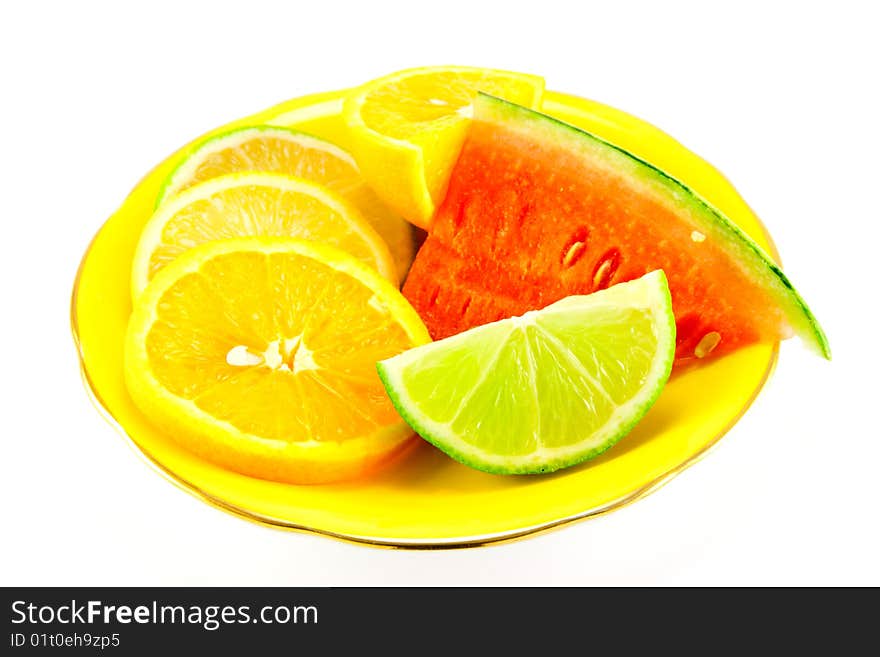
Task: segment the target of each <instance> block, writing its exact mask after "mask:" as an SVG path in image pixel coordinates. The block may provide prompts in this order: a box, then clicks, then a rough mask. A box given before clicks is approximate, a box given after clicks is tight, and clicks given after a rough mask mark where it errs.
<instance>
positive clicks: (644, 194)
mask: <svg viewBox="0 0 880 657" xmlns="http://www.w3.org/2000/svg"><path fill="white" fill-rule="evenodd" d="M654 269H663V270H664V272H665V274H666V277H667V279H668V281H669V288H670V291H671V294H672V303H673V310H674V312H675V317H676V328H677V345H676V364H677V365H681V364H683V363H686V362H688V361H692V360H696V359H702V358H707V357H715V356H719V355H722V354H725V353H728V352H730V351H733V350H735V349H737V348H739V347H741V346H744V345H747V344H751V343H754V342H757V341H775V340H779V339H784V338H787V337H789V336H791V335H793V334H798V335H800V336H801V337H802V338H804V340H805V341H806V342H807V343H808V344H809V345H810V346H812V347H813V348H814V349H815V350H816V351H818V352H819V353H820V354H822V355H824V356H826V357H828V356H829V351H828V343H827V341H826V339H825V336H824V334H823V333H822V330H821V328H820V327H819V325H818V323H817V322H816V320H815V318H814V317H813V315H812V313H811V312H810V310H809V309H808V307H807V306H806V304H805V303H804V301H803V299H801V297H800V296H799V295H798V294H797V292H796V291H795V290H794V288H793V287H792V285H791V284H790V283H789V281H788V280H787V279H786V277H785V275H784V274H783V273H782V272H781V270H780V269H779V268H778V267H777V266H776V265H775V264H774V263H773V262H772V261H771V260H770V258H769V257H768V256H767V255H766V254H765V253H764V252H763V251H762V250H761V249H760V248H759V247H758V246H757V245H756V244H755V243H754V242H753V241H752V240H751V239H749V238H748V237H747V236H746V235H745V234H744V233H743V232H742V231H740V230H739V229H738V228H736V227H735V226H734V225H733V224H732V223H731V222H730V221H729V220H727V219H726V218H725V217H723V216H722V215H721V214H720V213H719V212H718V211H717V210H715V209H713V208H711V207H710V206H709V205H708V204H707V203H705V202H704V201H703V200H702V199H700V198H699V197H698V196H696V195H695V194H694V193H693V192H691V191H690V190H689V189H687V188H686V187H685V186H683V185H682V184H681V183H679V182H677V181H675V180H673V179H672V178H670V177H669V176H667V175H665V174H664V173H662V172H660V171H658V170H657V169H655V168H654V167H652V166H651V165H649V164H647V163H645V162H643V161H641V160H639V159H637V158H635V157H634V156H632V155H630V154H628V153H626V152H624V151H622V150H620V149H618V148H616V147H614V146H611V145H610V144H608V143H606V142H604V141H602V140H600V139H598V138H596V137H594V136H592V135H589V134H588V133H585V132H583V131H581V130H578V129H576V128H574V127H572V126H569V125H567V124H564V123H561V122H559V121H556V120H555V119H552V118H550V117H547V116H544V115H542V114H539V113H537V112H534V111H531V110H528V109H525V108H522V107H519V106H517V105H513V104H511V103H507V102H506V101H501V100H498V99H495V98H492V97H490V96H484V95H481V96H479V97H478V99H477V101H476V105H475V115H474V121H473V122H472V124H471V127H470V130H469V133H468V136H467V139H466V140H465V143H464V146H463V148H462V151H461V154H460V156H459V159H458V162H457V163H456V165H455V167H454V169H453V172H452V176H451V179H450V183H449V188H448V192H447V195H446V197H445V200H444V201H443V203H442V205H441V206H440V208H439V209H438V212H437V215H436V216H435V218H434V221H433V224H432V229H431V233H430V234H429V236H428V238H427V239H426V241H425V243H424V244H423V245H422V247H421V249H420V250H419V252H418V255H417V257H416V259H415V262H414V263H413V265H412V269H411V270H410V273H409V276H408V277H407V280H406V284H405V285H404V288H403V292H404V295H405V296H406V297H407V298H408V299H409V301H410V302H411V303H412V304H413V306H414V307H415V309H416V310H417V311H418V312H419V314H420V315H421V317H422V319H423V320H424V321H425V324H426V325H427V327H428V330H429V331H430V333H431V335H432V337H433V338H434V339H440V338H444V337H447V336H449V335H453V334H456V333H459V332H461V331H464V330H467V329H469V328H472V327H474V326H479V325H481V324H485V323H488V322H492V321H495V320H498V319H502V318H505V317H510V316H514V315H521V314H522V313H524V312H526V311H528V310H532V309H538V308H543V307H544V306H546V305H548V304H550V303H553V302H554V301H557V300H559V299H561V298H562V297H565V296H568V295H572V294H589V293H591V292H594V291H596V290H600V289H603V288H606V287H608V286H609V285H614V284H615V283H620V282H623V281H628V280H632V279H635V278H639V277H640V276H642V275H644V274H646V273H647V272H649V271H652V270H654Z"/></svg>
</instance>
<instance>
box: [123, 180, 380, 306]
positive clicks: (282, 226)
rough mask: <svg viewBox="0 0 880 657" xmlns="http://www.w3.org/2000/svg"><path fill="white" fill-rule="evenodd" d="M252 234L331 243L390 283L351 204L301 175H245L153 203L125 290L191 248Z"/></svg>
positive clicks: (139, 288)
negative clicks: (154, 206) (151, 214)
mask: <svg viewBox="0 0 880 657" xmlns="http://www.w3.org/2000/svg"><path fill="white" fill-rule="evenodd" d="M259 235H266V236H281V237H296V238H300V239H308V240H313V241H316V242H323V243H326V244H331V245H333V246H336V247H339V248H341V249H343V250H345V251H347V252H348V253H350V254H352V255H353V256H355V257H357V258H358V259H360V260H361V261H362V262H364V263H366V264H367V265H369V266H371V267H373V268H374V269H375V270H376V271H378V272H379V273H380V274H382V275H383V276H385V277H386V278H388V279H389V280H391V281H393V282H395V283H396V282H397V272H396V270H395V266H394V261H393V260H392V258H391V253H390V252H389V251H388V247H387V246H386V245H385V242H384V241H382V238H381V237H380V236H379V234H378V233H377V232H376V231H375V230H373V228H372V227H371V226H370V225H369V224H368V223H367V222H366V221H365V220H364V218H363V217H362V216H361V214H360V213H359V212H358V211H357V209H356V208H355V207H354V206H353V205H352V204H351V203H348V202H347V201H345V200H344V199H343V198H342V197H341V196H339V195H338V194H335V193H333V192H331V191H330V190H329V189H328V188H326V187H324V186H322V185H318V184H316V183H313V182H309V181H307V180H303V179H301V178H294V177H292V176H286V175H281V174H275V173H258V172H247V173H235V174H228V175H224V176H220V177H218V178H211V179H209V180H207V181H206V182H203V183H200V184H198V185H195V186H193V187H190V188H188V189H186V190H184V191H183V192H181V193H180V194H177V195H175V196H173V197H172V198H170V199H169V200H168V201H166V202H165V203H163V204H162V205H160V206H159V208H158V209H157V210H156V212H155V213H154V214H153V216H152V217H151V218H150V220H149V222H147V224H146V226H145V227H144V229H143V232H142V233H141V238H140V241H139V242H138V246H137V250H136V251H135V256H134V262H133V264H132V295H133V297H134V298H137V297H138V296H140V295H141V293H142V292H143V290H144V288H146V286H147V284H148V283H149V281H150V280H151V279H152V278H153V277H155V276H156V274H157V273H158V272H159V271H160V270H161V269H162V268H163V267H165V266H167V265H168V264H169V263H170V262H172V261H173V260H174V259H175V258H177V257H178V256H179V255H180V254H182V253H184V252H185V251H187V250H188V249H191V248H192V247H194V246H197V245H199V244H204V243H205V242H210V241H213V240H218V239H228V238H233V237H247V236H259Z"/></svg>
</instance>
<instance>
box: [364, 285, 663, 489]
mask: <svg viewBox="0 0 880 657" xmlns="http://www.w3.org/2000/svg"><path fill="white" fill-rule="evenodd" d="M674 354H675V320H674V318H673V315H672V305H671V299H670V296H669V288H668V286H667V283H666V277H665V276H664V275H663V272H662V271H659V270H658V271H654V272H651V273H649V274H646V275H645V276H643V277H642V278H640V279H637V280H634V281H630V282H628V283H621V284H619V285H615V286H613V287H610V288H608V289H606V290H603V291H601V292H596V293H595V294H591V295H587V296H571V297H566V298H565V299H562V300H561V301H557V302H556V303H554V304H551V305H549V306H547V307H546V308H544V309H543V310H538V311H530V312H527V313H526V314H525V315H523V316H521V317H512V318H510V319H504V320H501V321H498V322H494V323H492V324H485V325H483V326H479V327H477V328H474V329H471V330H469V331H465V332H464V333H459V334H458V335H454V336H452V337H449V338H446V339H445V340H439V341H437V342H434V343H431V344H428V345H424V346H421V347H416V348H414V349H411V350H409V351H406V352H404V353H402V354H400V355H398V356H394V357H392V358H390V359H388V360H384V361H382V362H380V363H379V364H378V369H379V375H380V376H381V377H382V380H383V382H384V383H385V388H386V390H387V391H388V394H389V396H390V397H391V399H392V401H393V402H394V405H395V407H396V408H397V409H398V411H399V412H400V414H401V415H402V416H403V417H404V418H406V420H407V422H409V424H410V426H412V427H413V429H415V430H416V431H417V432H418V433H419V434H420V435H421V436H422V437H424V438H425V439H426V440H428V441H430V442H431V443H433V444H434V445H436V446H437V447H439V448H440V449H442V450H443V451H444V452H446V453H447V454H449V455H450V456H452V457H453V458H455V459H457V460H459V461H461V462H462V463H465V464H466V465H470V466H472V467H474V468H477V469H479V470H485V471H487V472H494V473H501V474H532V473H542V472H552V471H554V470H558V469H560V468H564V467H567V466H570V465H574V464H576V463H580V462H582V461H584V460H586V459H589V458H592V457H594V456H596V455H598V454H601V453H602V452H604V451H605V450H606V449H608V448H609V447H611V446H612V445H613V444H614V443H616V442H617V441H618V440H620V439H621V438H622V437H623V436H625V435H626V434H627V433H628V432H629V430H630V429H632V427H633V426H634V425H635V424H636V422H638V421H639V419H641V417H642V416H643V415H644V414H645V413H646V412H647V411H648V409H649V408H650V407H651V405H652V404H653V403H654V401H656V399H657V397H658V396H659V395H660V391H661V390H662V389H663V386H664V384H665V383H666V380H667V379H668V378H669V373H670V370H671V368H672V360H673V356H674Z"/></svg>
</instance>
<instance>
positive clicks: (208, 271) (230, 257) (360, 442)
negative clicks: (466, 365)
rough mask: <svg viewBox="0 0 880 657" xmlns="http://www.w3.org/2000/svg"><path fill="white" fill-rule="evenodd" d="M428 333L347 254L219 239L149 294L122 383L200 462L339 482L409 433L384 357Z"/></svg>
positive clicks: (168, 272)
mask: <svg viewBox="0 0 880 657" xmlns="http://www.w3.org/2000/svg"><path fill="white" fill-rule="evenodd" d="M428 341H429V338H428V333H427V331H426V329H425V327H424V325H423V324H422V322H421V320H420V319H419V317H418V315H417V314H416V313H415V311H414V310H413V309H412V307H411V306H410V305H409V304H408V303H407V302H406V300H405V299H404V298H403V296H402V295H401V294H400V292H399V291H398V290H397V289H396V288H395V287H394V286H393V285H392V284H391V283H389V282H388V281H387V280H385V279H383V278H382V277H380V276H379V275H378V274H377V273H376V272H375V271H374V270H373V269H371V268H369V267H367V266H365V265H364V264H363V263H361V262H359V261H358V260H356V259H355V258H353V257H352V256H350V255H348V254H346V253H344V252H342V251H340V250H338V249H335V248H333V247H329V246H326V245H323V244H317V243H315V242H307V241H302V240H295V239H289V238H278V237H275V238H271V237H269V238H267V237H255V238H243V239H231V240H221V241H215V242H211V243H207V244H203V245H201V246H198V247H196V248H193V249H190V250H189V251H186V252H185V253H183V254H181V256H180V257H179V258H177V259H176V260H174V262H172V263H171V264H169V265H168V266H167V267H165V268H164V269H162V271H161V272H159V274H158V275H157V276H156V277H155V279H154V280H153V281H152V282H151V283H150V285H149V286H148V287H147V288H146V290H145V291H144V293H143V295H142V296H141V298H140V300H139V302H138V304H137V305H136V307H135V310H134V313H133V314H132V316H131V319H130V321H129V325H128V331H127V335H126V342H125V380H126V385H127V387H128V390H129V393H130V394H131V397H132V399H133V400H134V402H135V404H136V405H137V406H138V408H139V409H140V410H141V411H142V412H143V413H144V414H145V415H146V416H147V417H148V418H149V419H150V420H151V421H152V422H154V423H155V424H156V425H157V426H158V427H159V428H160V429H162V430H164V431H165V432H166V433H167V434H168V435H169V436H171V437H173V438H174V439H175V440H177V441H179V442H180V443H181V444H182V445H183V446H184V447H185V448H187V449H189V450H191V451H192V452H195V453H196V454H198V455H200V456H201V457H202V458H205V459H207V460H210V461H212V462H215V463H217V464H219V465H221V466H223V467H225V468H227V469H230V470H234V471H236V472H240V473H243V474H246V475H250V476H253V477H259V478H263V479H270V480H276V481H285V482H292V483H322V482H331V481H339V480H344V479H350V478H353V477H357V476H360V475H363V474H365V473H367V472H370V471H372V470H373V469H375V468H376V467H378V466H379V465H381V464H383V463H385V462H386V461H388V460H389V459H390V458H391V457H392V456H394V455H395V454H397V453H398V452H399V451H400V450H402V449H403V447H404V446H405V445H406V443H408V441H409V440H410V438H411V437H412V435H413V434H412V432H411V431H410V429H409V428H408V427H407V425H406V423H405V422H403V420H401V418H400V417H399V416H398V415H397V413H396V412H395V410H394V407H393V406H392V404H391V402H390V400H389V399H388V397H387V396H386V394H385V391H384V389H383V387H382V383H381V381H380V380H379V377H378V375H377V372H376V362H377V361H378V360H381V359H384V358H389V357H391V356H394V355H396V354H398V353H401V352H403V351H404V350H406V349H409V348H411V347H413V346H415V345H419V344H424V343H425V342H428Z"/></svg>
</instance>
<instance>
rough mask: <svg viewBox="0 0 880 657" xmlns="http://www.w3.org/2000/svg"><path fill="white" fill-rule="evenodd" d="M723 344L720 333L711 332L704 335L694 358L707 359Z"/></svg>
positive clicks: (695, 349) (695, 348) (696, 348)
mask: <svg viewBox="0 0 880 657" xmlns="http://www.w3.org/2000/svg"><path fill="white" fill-rule="evenodd" d="M719 342H721V334H720V333H719V332H718V331H711V332H710V333H707V334H706V335H704V336H703V337H702V338H701V339H700V341H699V342H698V343H697V346H696V347H694V356H696V357H697V358H705V357H706V356H708V355H709V354H710V353H711V352H712V350H713V349H714V348H715V347H717V346H718V343H719Z"/></svg>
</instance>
